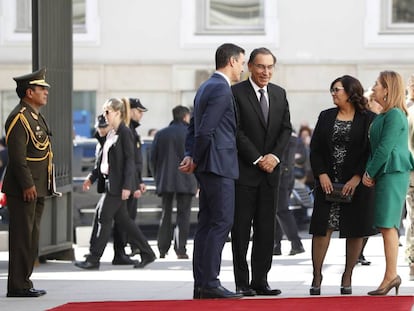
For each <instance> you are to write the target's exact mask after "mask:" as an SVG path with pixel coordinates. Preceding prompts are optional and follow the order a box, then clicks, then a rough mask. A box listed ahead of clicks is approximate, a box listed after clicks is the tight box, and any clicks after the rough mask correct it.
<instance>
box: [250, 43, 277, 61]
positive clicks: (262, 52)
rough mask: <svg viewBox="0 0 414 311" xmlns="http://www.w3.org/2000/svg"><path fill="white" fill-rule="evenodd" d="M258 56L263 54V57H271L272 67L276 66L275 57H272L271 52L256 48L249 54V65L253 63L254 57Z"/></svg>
mask: <svg viewBox="0 0 414 311" xmlns="http://www.w3.org/2000/svg"><path fill="white" fill-rule="evenodd" d="M258 54H264V55H272V57H273V65H274V64H276V56H274V55H273V53H272V51H270V50H269V49H268V48H263V47H262V48H257V49H254V50H253V51H252V52H251V53H250V57H249V62H248V63H249V64H251V63H253V62H254V59H255V58H256V56H257V55H258Z"/></svg>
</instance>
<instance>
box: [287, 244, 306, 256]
mask: <svg viewBox="0 0 414 311" xmlns="http://www.w3.org/2000/svg"><path fill="white" fill-rule="evenodd" d="M304 252H305V249H304V248H303V246H298V247H295V248H292V249H291V250H290V252H289V256H294V255H297V254H301V253H304Z"/></svg>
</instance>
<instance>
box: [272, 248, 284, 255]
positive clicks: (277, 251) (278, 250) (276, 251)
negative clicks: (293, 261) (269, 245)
mask: <svg viewBox="0 0 414 311" xmlns="http://www.w3.org/2000/svg"><path fill="white" fill-rule="evenodd" d="M273 255H275V256H280V255H282V250H281V249H280V246H275V247H273Z"/></svg>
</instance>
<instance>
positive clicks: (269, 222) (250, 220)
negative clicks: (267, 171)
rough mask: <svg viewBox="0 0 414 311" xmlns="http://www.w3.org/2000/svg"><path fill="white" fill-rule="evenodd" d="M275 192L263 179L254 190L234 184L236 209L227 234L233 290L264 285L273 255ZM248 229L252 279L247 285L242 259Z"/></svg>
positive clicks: (245, 251)
mask: <svg viewBox="0 0 414 311" xmlns="http://www.w3.org/2000/svg"><path fill="white" fill-rule="evenodd" d="M276 189H277V188H276ZM276 189H275V187H274V186H273V187H272V186H271V185H269V184H268V182H267V180H266V178H263V180H262V182H261V183H260V184H259V186H257V187H250V186H244V185H239V184H236V208H235V212H234V224H233V229H232V231H231V242H232V251H233V268H234V278H235V283H236V287H247V286H249V285H251V286H252V287H262V286H266V285H268V283H267V273H268V272H269V270H270V268H271V266H272V256H273V241H274V230H275V217H276V215H275V209H276V197H277V191H276ZM252 226H253V242H252V252H251V268H252V280H251V283H250V284H249V266H248V264H247V259H246V256H247V250H248V247H249V242H250V231H251V227H252Z"/></svg>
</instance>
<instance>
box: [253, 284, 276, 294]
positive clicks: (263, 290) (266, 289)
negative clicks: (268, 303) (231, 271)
mask: <svg viewBox="0 0 414 311" xmlns="http://www.w3.org/2000/svg"><path fill="white" fill-rule="evenodd" d="M251 288H252V289H253V290H254V291H255V292H256V294H257V295H258V296H277V295H280V294H281V293H282V291H281V290H280V289H271V288H270V287H269V285H266V286H260V287H253V286H251Z"/></svg>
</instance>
